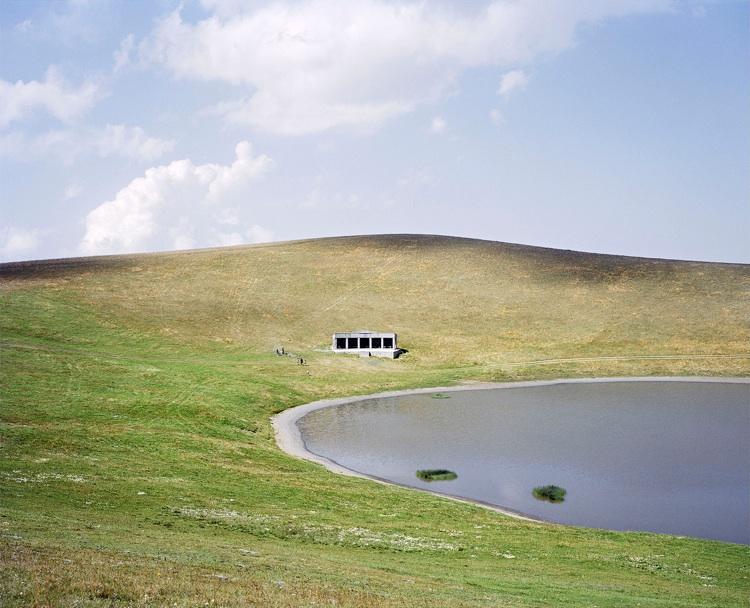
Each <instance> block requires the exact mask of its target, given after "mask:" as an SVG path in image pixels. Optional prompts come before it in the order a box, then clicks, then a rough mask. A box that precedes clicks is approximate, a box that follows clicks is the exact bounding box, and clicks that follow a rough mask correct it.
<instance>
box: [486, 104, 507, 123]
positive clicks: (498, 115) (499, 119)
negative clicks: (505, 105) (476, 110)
mask: <svg viewBox="0 0 750 608" xmlns="http://www.w3.org/2000/svg"><path fill="white" fill-rule="evenodd" d="M489 116H490V122H491V123H492V124H493V125H495V126H496V127H502V126H503V125H504V124H505V116H503V113H502V112H501V111H500V110H498V109H497V108H495V109H493V110H490V114H489Z"/></svg>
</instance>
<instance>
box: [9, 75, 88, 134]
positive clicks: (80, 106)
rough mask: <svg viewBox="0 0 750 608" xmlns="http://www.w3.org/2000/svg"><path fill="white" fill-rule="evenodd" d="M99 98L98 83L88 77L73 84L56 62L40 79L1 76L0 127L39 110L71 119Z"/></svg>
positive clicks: (64, 118) (80, 114)
mask: <svg viewBox="0 0 750 608" xmlns="http://www.w3.org/2000/svg"><path fill="white" fill-rule="evenodd" d="M100 98H101V91H100V89H99V87H98V86H97V85H96V84H94V83H93V82H88V81H86V82H83V83H82V84H81V85H80V86H78V87H74V86H72V85H70V84H69V83H67V82H66V81H65V79H64V78H63V77H62V75H61V74H60V72H59V71H58V70H57V69H56V68H55V67H54V66H50V67H49V68H48V69H47V73H46V74H45V77H44V80H42V81H41V82H40V81H37V80H31V81H29V82H24V81H22V80H19V81H17V82H15V83H13V82H9V81H7V80H2V79H0V127H5V126H7V125H8V124H10V123H11V122H13V121H18V120H22V119H24V118H26V117H27V116H29V115H30V114H32V113H34V112H37V111H39V110H42V111H45V112H48V113H49V114H51V115H52V116H54V117H55V118H57V119H58V120H61V121H63V122H70V121H72V120H75V119H76V118H79V117H80V116H82V115H83V114H85V113H86V112H88V110H90V109H91V108H92V107H93V106H94V104H95V103H96V102H97V101H98V100H99V99H100Z"/></svg>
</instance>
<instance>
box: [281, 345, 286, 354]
mask: <svg viewBox="0 0 750 608" xmlns="http://www.w3.org/2000/svg"><path fill="white" fill-rule="evenodd" d="M281 354H282V355H286V352H284V347H283V346H282V347H281Z"/></svg>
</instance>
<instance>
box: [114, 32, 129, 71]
mask: <svg viewBox="0 0 750 608" xmlns="http://www.w3.org/2000/svg"><path fill="white" fill-rule="evenodd" d="M134 43H135V37H134V36H133V34H128V35H127V36H125V38H123V39H122V41H121V42H120V47H119V48H118V49H117V50H116V51H115V52H114V54H113V55H112V58H113V59H114V61H115V66H114V68H113V71H114V72H115V73H117V72H119V71H120V70H122V69H123V68H125V67H126V66H128V65H129V64H130V53H132V52H133V46H134Z"/></svg>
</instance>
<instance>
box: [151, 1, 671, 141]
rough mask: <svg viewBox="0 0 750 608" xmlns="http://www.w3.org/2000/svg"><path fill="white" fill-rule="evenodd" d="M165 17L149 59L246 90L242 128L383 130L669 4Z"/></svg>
mask: <svg viewBox="0 0 750 608" xmlns="http://www.w3.org/2000/svg"><path fill="white" fill-rule="evenodd" d="M204 5H205V6H206V7H207V8H209V9H212V10H214V11H216V12H215V14H213V15H212V16H210V17H209V18H206V19H203V20H201V21H198V22H197V23H194V24H193V23H188V22H185V21H183V19H182V15H181V13H180V11H179V10H178V11H175V12H174V13H172V14H171V15H169V16H168V17H166V18H164V19H163V20H161V21H160V22H159V23H158V25H157V26H156V28H155V31H154V32H153V33H152V35H151V36H150V37H149V39H148V40H147V41H145V42H144V43H143V44H142V45H141V48H140V50H141V54H142V58H143V59H145V60H148V61H153V62H156V63H159V64H162V65H164V66H165V67H166V68H167V69H168V70H170V71H171V72H172V73H173V74H174V75H176V76H177V77H180V78H193V79H200V80H207V81H212V80H216V81H224V82H228V83H232V84H235V85H239V86H241V87H244V88H245V89H246V91H247V94H246V95H245V97H244V98H240V99H235V100H234V101H232V102H228V103H224V104H221V105H219V106H216V108H215V109H216V111H218V112H220V113H222V114H223V115H224V116H225V118H226V119H227V120H228V121H229V122H232V123H238V124H243V125H248V126H252V127H256V128H260V129H264V130H267V131H271V132H275V133H281V134H288V135H300V134H305V133H315V132H320V131H323V130H326V129H331V128H336V127H349V128H358V129H362V128H368V129H371V128H374V127H377V126H378V125H379V124H381V123H383V122H384V121H386V120H388V119H389V118H392V117H394V116H397V115H399V114H403V113H405V112H409V111H411V110H412V109H414V108H415V107H416V106H418V105H419V104H423V103H427V102H433V101H435V100H438V99H440V98H442V97H443V96H445V95H446V94H447V93H448V92H450V91H452V90H454V89H455V86H456V81H457V78H458V76H459V75H460V74H461V73H462V72H463V71H465V70H467V69H470V68H476V67H486V66H496V67H503V66H508V65H513V64H519V63H524V62H528V61H531V60H533V59H534V58H536V57H538V56H540V55H542V54H549V53H555V52H560V51H562V50H564V49H566V48H569V47H570V46H571V45H572V44H573V43H574V37H575V32H576V30H577V28H578V27H579V26H581V25H585V24H593V23H596V22H598V21H600V20H602V19H605V18H608V17H616V16H620V15H626V14H631V13H637V12H647V11H655V10H664V9H667V8H669V7H670V6H671V0H579V1H577V2H575V3H571V2H569V1H568V0H544V1H541V0H521V1H517V2H507V1H505V0H494V1H492V2H489V3H488V4H487V5H486V7H485V8H483V9H482V10H479V11H473V12H471V13H469V12H461V11H460V10H459V9H453V10H452V9H450V8H448V7H446V6H445V5H437V4H431V3H427V2H407V1H405V0H394V1H385V0H302V1H299V2H292V1H290V0H286V1H284V0H280V1H278V2H274V3H273V4H270V5H263V6H258V5H246V6H245V7H244V10H241V9H238V8H237V5H238V3H237V2H233V1H232V0H229V1H228V0H204Z"/></svg>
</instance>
